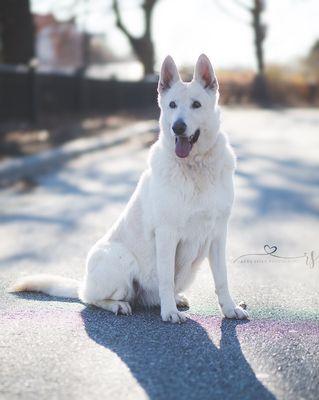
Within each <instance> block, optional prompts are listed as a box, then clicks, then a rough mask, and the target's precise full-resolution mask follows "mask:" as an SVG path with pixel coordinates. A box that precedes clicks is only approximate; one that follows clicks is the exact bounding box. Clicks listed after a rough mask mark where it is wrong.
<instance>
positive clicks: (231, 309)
mask: <svg viewBox="0 0 319 400" xmlns="http://www.w3.org/2000/svg"><path fill="white" fill-rule="evenodd" d="M221 310H222V313H223V314H224V316H225V317H226V318H232V319H247V318H248V317H249V314H248V311H247V310H246V305H245V304H244V303H240V304H239V305H238V306H236V304H230V305H227V306H225V305H223V306H221Z"/></svg>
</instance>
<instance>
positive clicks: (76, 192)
mask: <svg viewBox="0 0 319 400" xmlns="http://www.w3.org/2000/svg"><path fill="white" fill-rule="evenodd" d="M223 115H224V118H223V120H224V122H223V125H224V127H225V129H227V130H228V132H229V135H230V138H231V142H232V143H233V145H234V148H235V151H236V153H237V155H238V171H237V174H236V202H235V206H234V213H233V216H232V220H231V224H230V235H229V245H228V258H229V279H230V286H231V289H232V292H233V295H234V297H235V298H236V299H237V300H238V301H240V300H243V301H245V302H246V303H247V304H248V309H249V311H250V315H251V319H250V320H249V321H241V322H239V321H230V320H225V319H223V318H222V317H221V315H220V313H219V310H218V307H217V301H216V298H215V295H214V290H213V282H212V278H211V275H210V272H209V268H208V265H207V264H206V263H204V264H203V266H202V268H201V271H200V273H199V274H198V276H197V278H196V281H195V283H194V285H193V286H192V288H191V289H190V291H189V293H188V297H189V300H190V303H191V307H190V309H189V314H190V319H189V320H188V321H187V323H185V324H182V325H171V324H167V323H163V322H162V321H161V319H160V316H159V311H158V310H142V309H139V310H135V313H134V315H133V316H132V317H125V316H118V317H116V316H114V315H111V314H110V313H108V312H106V311H103V310H98V309H96V308H91V307H86V306H85V305H83V304H81V303H78V302H76V301H68V300H66V299H62V300H61V299H57V298H50V297H47V296H45V295H39V294H21V295H12V294H8V293H6V288H7V287H8V286H9V285H10V283H12V282H13V281H14V280H15V279H16V278H18V277H20V276H23V275H27V274H31V273H39V272H48V273H56V274H63V275H65V276H69V277H73V278H79V279H80V278H81V276H82V274H83V269H84V260H85V256H86V253H87V251H88V249H89V248H90V246H91V245H92V244H93V243H94V242H95V241H96V240H97V239H98V238H99V237H100V236H101V235H103V233H104V232H105V230H106V229H107V228H108V227H110V226H111V224H112V223H113V222H114V221H115V219H116V217H117V216H118V215H119V213H120V212H121V210H122V209H123V207H124V205H125V204H126V202H127V200H128V198H129V196H130V195H131V193H132V192H133V190H134V187H135V185H136V182H137V179H138V177H139V175H140V173H141V171H142V170H143V168H144V167H145V163H146V156H147V151H148V148H147V141H148V140H149V137H144V138H143V140H142V141H141V140H140V139H138V138H134V139H133V140H132V141H130V142H129V143H126V144H122V145H120V146H117V147H113V148H110V149H107V150H103V151H99V152H94V153H90V154H87V155H84V156H82V157H80V158H78V159H75V160H72V161H71V162H69V163H68V164H66V165H64V166H63V168H61V169H59V170H54V171H49V172H48V171H47V172H44V173H43V174H41V175H40V176H38V177H36V178H35V179H34V181H33V182H31V183H30V182H29V184H28V185H21V184H19V185H15V186H13V187H11V188H7V189H5V190H2V192H1V195H0V237H1V241H0V277H1V282H0V360H1V364H0V398H1V399H8V400H9V399H10V400H11V399H28V400H29V399H46V400H50V399H102V398H103V399H147V398H150V399H163V400H164V399H165V400H168V399H172V400H173V399H221V398H222V399H258V400H262V399H284V400H289V399H318V398H319V258H318V260H316V257H318V255H319V239H318V232H319V174H318V171H319V157H318V148H319V129H318V127H319V112H318V111H315V110H308V111H307V110H288V111H270V110H265V111H259V110H231V109H227V110H225V112H224V114H223ZM176 184H178V182H177V183H176ZM137 240H138V238H137ZM298 257H299V258H298Z"/></svg>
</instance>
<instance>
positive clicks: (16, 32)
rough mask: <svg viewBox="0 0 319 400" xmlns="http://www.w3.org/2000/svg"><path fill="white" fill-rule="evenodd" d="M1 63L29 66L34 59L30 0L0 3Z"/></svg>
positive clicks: (8, 0)
mask: <svg viewBox="0 0 319 400" xmlns="http://www.w3.org/2000/svg"><path fill="white" fill-rule="evenodd" d="M0 40H1V61H2V62H4V63H7V64H28V63H29V62H30V60H31V59H32V58H33V57H34V30H33V21H32V15H31V12H30V7H29V0H1V1H0Z"/></svg>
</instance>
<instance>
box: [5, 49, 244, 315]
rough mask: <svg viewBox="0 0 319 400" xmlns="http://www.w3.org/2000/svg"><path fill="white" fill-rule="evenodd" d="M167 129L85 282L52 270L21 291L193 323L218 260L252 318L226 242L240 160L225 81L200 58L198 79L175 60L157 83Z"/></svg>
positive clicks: (231, 309) (224, 298)
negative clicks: (199, 291)
mask: <svg viewBox="0 0 319 400" xmlns="http://www.w3.org/2000/svg"><path fill="white" fill-rule="evenodd" d="M158 93H159V96H158V102H159V106H160V109H161V117H160V127H161V131H160V135H159V139H158V141H157V142H156V143H155V144H154V145H153V146H152V148H151V150H150V156H149V161H148V168H147V169H146V170H145V171H144V173H143V174H142V176H141V178H140V181H139V183H138V185H137V188H136V190H135V192H134V194H133V195H132V197H131V199H130V201H129V203H128V204H127V206H126V208H125V210H124V211H123V213H122V214H121V216H120V217H119V219H118V220H117V221H116V222H115V224H114V225H113V226H112V228H111V229H110V230H109V232H107V234H106V235H105V236H104V237H102V239H100V240H99V241H98V242H97V243H96V244H95V245H94V246H93V248H92V249H91V250H90V252H89V254H88V257H87V266H86V274H85V277H84V281H83V283H80V282H77V281H74V280H72V279H67V278H60V277H56V276H51V275H36V276H30V277H26V278H24V279H22V280H21V281H20V282H17V283H16V284H15V285H14V286H13V287H12V288H11V290H12V291H40V292H44V293H47V294H49V295H54V296H64V297H73V298H80V299H81V300H82V301H83V302H85V303H88V304H93V305H95V306H97V307H101V308H104V309H105V310H109V311H112V312H114V313H115V314H117V313H121V314H131V304H132V303H136V302H138V303H142V304H144V305H148V306H153V305H160V306H161V316H162V319H163V321H171V322H182V321H184V320H185V319H186V316H185V314H184V313H183V312H181V311H179V310H178V309H177V306H187V305H188V301H187V299H186V298H185V297H184V295H183V294H182V292H183V291H184V290H185V289H186V288H187V287H188V286H189V284H190V283H191V281H192V279H193V277H194V275H195V273H196V270H197V269H198V266H199V264H200V263H201V262H202V261H203V259H204V258H205V257H208V258H209V261H210V265H211V269H212V272H213V276H214V280H215V288H216V293H217V295H218V301H219V304H220V307H221V310H222V312H223V314H224V315H225V317H228V318H240V319H243V318H247V316H248V314H247V311H246V310H244V308H242V307H240V306H236V304H235V303H234V301H233V299H232V297H231V295H230V293H229V290H228V282H227V271H226V258H225V247H226V237H227V222H228V218H229V215H230V211H231V207H232V203H233V197H234V188H233V174H234V168H235V157H234V154H233V151H232V149H231V148H230V145H229V143H228V139H227V137H226V135H225V134H224V133H222V132H221V131H220V119H219V108H218V96H219V93H218V82H217V78H216V76H215V73H214V70H213V68H212V66H211V64H210V61H209V59H208V58H207V57H206V56H205V55H201V56H200V57H199V59H198V61H197V64H196V68H195V73H194V78H193V80H192V81H191V82H189V83H186V82H182V81H181V79H180V76H179V74H178V71H177V69H176V65H175V63H174V61H173V59H172V58H171V57H170V56H168V57H166V59H165V61H164V63H163V65H162V70H161V75H160V79H159V84H158Z"/></svg>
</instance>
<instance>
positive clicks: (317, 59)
mask: <svg viewBox="0 0 319 400" xmlns="http://www.w3.org/2000/svg"><path fill="white" fill-rule="evenodd" d="M304 63H305V66H306V69H307V73H308V76H309V77H310V79H312V80H315V81H319V39H317V40H316V41H315V43H314V44H313V46H312V47H311V49H310V51H309V54H308V56H307V57H306V58H305V60H304Z"/></svg>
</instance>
